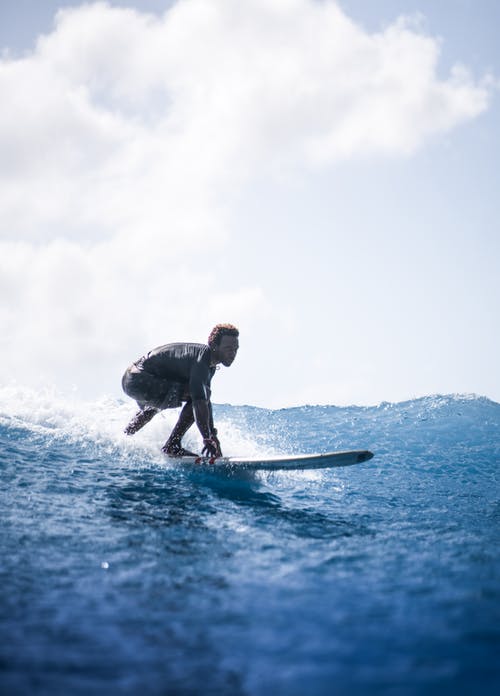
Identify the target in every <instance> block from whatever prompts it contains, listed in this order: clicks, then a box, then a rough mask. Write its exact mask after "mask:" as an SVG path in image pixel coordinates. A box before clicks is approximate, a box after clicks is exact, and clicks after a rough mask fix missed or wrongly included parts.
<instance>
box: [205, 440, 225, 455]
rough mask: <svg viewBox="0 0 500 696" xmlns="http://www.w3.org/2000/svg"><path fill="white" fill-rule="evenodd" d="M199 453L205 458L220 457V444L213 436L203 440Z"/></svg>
mask: <svg viewBox="0 0 500 696" xmlns="http://www.w3.org/2000/svg"><path fill="white" fill-rule="evenodd" d="M201 453H202V454H203V455H205V457H222V452H221V448H220V442H219V440H218V439H217V437H216V436H215V435H212V437H206V438H203V449H202V450H201Z"/></svg>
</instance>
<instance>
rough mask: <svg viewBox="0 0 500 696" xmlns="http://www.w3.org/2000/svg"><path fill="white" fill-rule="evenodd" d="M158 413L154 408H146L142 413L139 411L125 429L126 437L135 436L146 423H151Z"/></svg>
mask: <svg viewBox="0 0 500 696" xmlns="http://www.w3.org/2000/svg"><path fill="white" fill-rule="evenodd" d="M157 413H158V409H157V408H152V407H151V406H146V407H145V408H143V409H141V410H140V411H137V413H136V414H135V416H134V417H133V418H132V420H131V421H130V423H129V424H128V425H127V427H126V428H125V430H124V431H123V432H124V433H125V434H126V435H133V434H134V433H136V432H137V431H138V430H140V429H141V428H144V426H145V425H146V423H149V421H150V420H151V418H153V416H156V414H157Z"/></svg>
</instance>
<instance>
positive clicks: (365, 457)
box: [358, 450, 373, 463]
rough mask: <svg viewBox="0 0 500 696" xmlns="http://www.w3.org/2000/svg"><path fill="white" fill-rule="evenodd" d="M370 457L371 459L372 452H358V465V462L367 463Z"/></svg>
mask: <svg viewBox="0 0 500 696" xmlns="http://www.w3.org/2000/svg"><path fill="white" fill-rule="evenodd" d="M372 457H373V452H369V451H368V450H365V451H364V452H360V453H359V454H358V463H359V462H367V461H368V460H369V459H371V458H372Z"/></svg>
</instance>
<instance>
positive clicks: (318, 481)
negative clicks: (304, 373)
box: [0, 387, 500, 696]
mask: <svg viewBox="0 0 500 696" xmlns="http://www.w3.org/2000/svg"><path fill="white" fill-rule="evenodd" d="M132 413H133V407H132V405H131V402H128V403H125V402H121V401H114V400H111V399H103V400H101V401H99V402H96V403H86V402H81V401H78V399H77V398H76V397H75V398H70V397H62V396H60V395H58V394H56V393H51V392H50V391H47V392H36V393H35V392H30V391H27V390H23V389H21V388H14V387H12V388H10V389H4V390H2V391H1V393H0V471H1V490H0V511H1V520H2V534H1V541H0V545H1V546H0V554H1V555H0V562H1V568H0V579H1V588H2V591H1V594H0V692H1V693H2V694H9V695H10V694H12V695H16V696H17V695H21V696H22V695H24V694H30V695H31V694H36V695H38V694H51V695H53V694H69V695H72V694H77V695H80V694H81V695H82V696H83V695H84V694H85V695H89V694H140V695H141V696H146V695H148V694H151V695H156V694H158V695H162V696H166V695H171V694H172V695H175V696H177V695H179V696H184V695H185V696H190V695H195V694H203V695H205V694H207V695H209V694H214V695H215V694H218V695H223V696H224V695H226V694H227V695H228V696H246V695H248V696H267V694H272V695H273V696H280V695H283V696H304V695H311V696H316V695H318V696H320V695H321V696H323V695H324V696H327V695H328V696H330V695H331V694H349V695H350V694H468V693H470V694H472V693H476V692H478V693H479V692H480V693H482V694H493V693H495V694H496V693H500V690H499V688H500V661H499V657H500V559H499V549H500V543H499V542H500V538H499V537H500V533H499V529H500V481H499V463H500V404H497V403H494V402H492V401H489V400H488V399H486V398H481V397H474V396H429V397H427V398H423V399H417V400H413V401H409V402H406V403H399V404H389V403H383V404H381V405H379V406H377V407H370V408H359V407H350V408H336V407H334V406H304V407H301V408H290V409H283V410H278V411H269V410H265V409H259V408H252V407H249V406H238V407H234V406H228V405H217V406H216V407H215V416H216V421H217V424H218V426H219V433H220V438H221V441H222V443H223V446H224V450H225V454H230V455H237V454H256V453H276V452H289V451H292V452H304V453H308V452H316V451H329V450H337V449H338V450H342V449H364V448H366V449H371V450H372V451H373V452H374V453H375V457H374V458H373V459H372V460H371V461H369V462H366V463H363V464H359V465H357V466H353V467H345V468H337V469H329V470H319V471H312V472H311V471H309V472H307V471H297V472H273V473H269V472H262V473H248V472H247V473H241V472H240V473H228V472H221V471H210V470H208V471H207V470H206V469H204V470H198V469H195V468H190V469H188V468H183V467H182V465H180V464H169V463H166V462H165V461H164V459H163V457H162V455H161V453H160V450H159V448H160V446H161V444H162V443H163V442H164V440H165V439H166V437H167V435H168V433H169V430H170V427H171V426H172V425H173V423H174V419H175V416H176V413H175V412H173V413H171V412H168V413H164V414H161V415H159V416H158V417H157V418H156V419H155V420H154V421H152V422H151V423H150V424H149V425H148V426H146V428H144V430H142V431H141V432H140V433H137V435H136V436H134V437H133V438H126V437H125V436H124V435H122V433H121V431H122V429H123V426H124V425H125V424H126V422H127V420H128V418H129V417H130V416H131V415H132ZM187 444H188V445H189V446H192V447H196V446H197V444H198V440H197V437H196V433H195V432H194V431H193V433H192V435H190V436H189V437H188V439H187Z"/></svg>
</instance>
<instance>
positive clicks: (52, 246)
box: [0, 0, 489, 385]
mask: <svg viewBox="0 0 500 696" xmlns="http://www.w3.org/2000/svg"><path fill="white" fill-rule="evenodd" d="M438 58H439V43H438V42H437V41H436V40H435V39H433V38H432V37H429V36H425V35H423V34H422V33H419V30H418V28H414V27H412V26H411V25H410V24H408V23H407V22H404V21H397V22H395V23H394V24H393V25H391V26H390V27H388V28H387V29H386V30H385V31H384V32H383V33H379V34H374V35H371V34H368V33H367V32H365V31H364V30H363V29H362V28H361V27H359V26H357V25H356V24H355V23H353V22H352V21H351V20H350V19H349V18H348V17H347V16H346V15H345V14H344V13H343V12H342V11H341V9H340V8H339V7H338V6H337V5H336V4H335V3H334V2H321V3H320V2H315V1H313V0H252V1H251V2H245V3H235V2H234V1H232V0H180V1H179V2H178V3H177V4H176V5H175V6H174V7H173V8H172V9H170V10H169V11H168V12H166V13H165V15H164V16H163V17H160V18H159V17H154V16H151V15H147V14H143V13H141V12H139V11H134V10H130V9H118V8H111V7H110V6H108V5H107V4H105V3H94V4H86V5H82V6H80V7H75V8H73V9H67V10H64V11H61V12H59V13H58V15H57V17H56V21H55V26H54V29H53V31H52V33H50V34H49V35H46V36H43V37H40V38H39V40H38V42H37V44H36V47H35V48H34V50H33V52H32V53H31V54H30V55H29V56H27V57H24V58H22V59H15V60H9V59H8V58H4V59H3V60H1V61H0V99H1V103H2V109H1V110H0V150H1V151H2V158H1V160H0V208H1V210H2V219H1V222H0V233H1V238H2V240H3V241H2V242H1V249H0V282H1V284H2V289H3V296H4V297H6V298H8V303H7V304H6V306H4V308H3V309H2V313H1V317H2V321H3V329H2V344H3V353H4V355H3V358H2V362H3V367H4V370H5V371H6V373H9V374H15V375H20V374H24V375H26V376H27V378H29V379H33V378H35V377H36V376H37V375H39V374H42V373H43V374H47V375H49V376H52V377H55V378H59V377H61V379H62V380H63V381H65V380H66V381H67V380H70V376H71V375H72V374H79V375H80V376H81V379H82V380H83V381H85V382H86V383H88V384H90V383H92V382H93V380H94V381H95V383H96V384H97V383H98V382H99V381H101V380H102V378H103V375H104V374H109V373H110V371H112V369H115V368H116V364H120V369H121V366H123V364H124V363H126V362H128V360H129V359H132V358H134V357H137V356H136V355H135V352H136V349H137V351H140V350H141V348H140V347H142V348H143V349H144V348H147V347H148V343H149V341H153V343H154V342H155V341H156V340H157V339H156V338H155V337H158V336H160V335H161V336H165V339H167V337H168V336H171V337H172V339H173V340H176V339H179V338H182V337H183V336H185V337H186V338H189V337H190V336H192V337H193V338H199V339H203V338H204V336H200V337H198V331H199V327H200V326H203V327H204V329H207V328H208V327H209V324H210V322H212V321H214V320H215V318H216V317H217V315H218V313H221V314H223V315H224V316H223V317H222V318H223V319H224V320H229V321H230V320H234V321H237V320H240V321H241V322H243V323H248V324H249V325H250V324H251V323H252V322H255V321H256V320H257V316H263V314H264V313H265V305H266V302H265V298H264V297H263V295H262V292H261V290H260V289H259V287H258V284H256V285H255V287H248V288H246V287H240V286H239V284H238V281H237V278H232V279H231V283H230V286H229V287H228V286H227V284H226V282H225V280H226V278H225V277H223V278H222V279H221V277H220V271H221V269H222V271H223V272H227V269H224V264H223V261H220V262H219V263H217V260H216V256H217V255H219V256H221V257H223V253H224V249H225V248H227V246H228V245H229V244H230V243H237V239H236V237H237V232H236V231H235V230H234V229H233V228H232V227H231V225H229V224H228V222H227V220H228V217H227V214H226V213H227V212H228V211H231V210H232V207H233V206H235V205H236V202H235V201H237V195H238V191H239V188H240V187H242V186H244V184H245V181H247V180H248V178H250V179H251V178H252V177H254V176H264V174H263V172H267V174H269V172H270V171H271V172H279V171H280V170H281V169H282V168H288V167H290V166H291V165H293V167H294V168H295V170H296V171H299V172H300V171H302V170H303V169H304V168H309V167H311V166H314V165H316V164H318V163H320V164H332V163H336V162H339V161H342V160H344V159H346V158H349V157H362V156H364V155H367V154H373V153H388V154H391V155H394V154H395V155H397V154H403V155H406V154H408V153H411V152H413V151H414V150H415V149H416V148H418V147H420V146H422V145H423V144H424V143H425V142H426V139H427V138H428V137H429V136H431V135H432V134H434V133H438V132H441V131H445V130H447V129H450V128H452V127H453V126H455V125H457V124H458V123H460V122H463V121H466V120H467V119H470V118H473V117H475V116H476V115H477V114H479V113H481V111H483V110H484V109H485V108H486V107H487V104H488V98H489V87H488V86H487V84H486V83H475V82H474V80H473V79H472V78H471V76H470V75H469V74H468V73H467V71H466V70H465V69H463V68H458V67H457V68H456V69H454V71H453V73H452V74H451V76H450V78H449V79H447V80H440V79H438V77H437V73H436V69H437V62H438ZM234 217H235V216H234V213H233V218H234ZM207 306H208V309H207ZM267 311H268V313H271V314H272V311H273V310H272V307H271V308H268V310H267ZM228 314H233V315H234V316H227V315H228ZM290 320H291V321H293V317H291V319H290ZM113 378H114V376H113ZM70 381H71V380H70ZM107 384H108V385H109V384H110V381H109V382H108V383H107Z"/></svg>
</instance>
